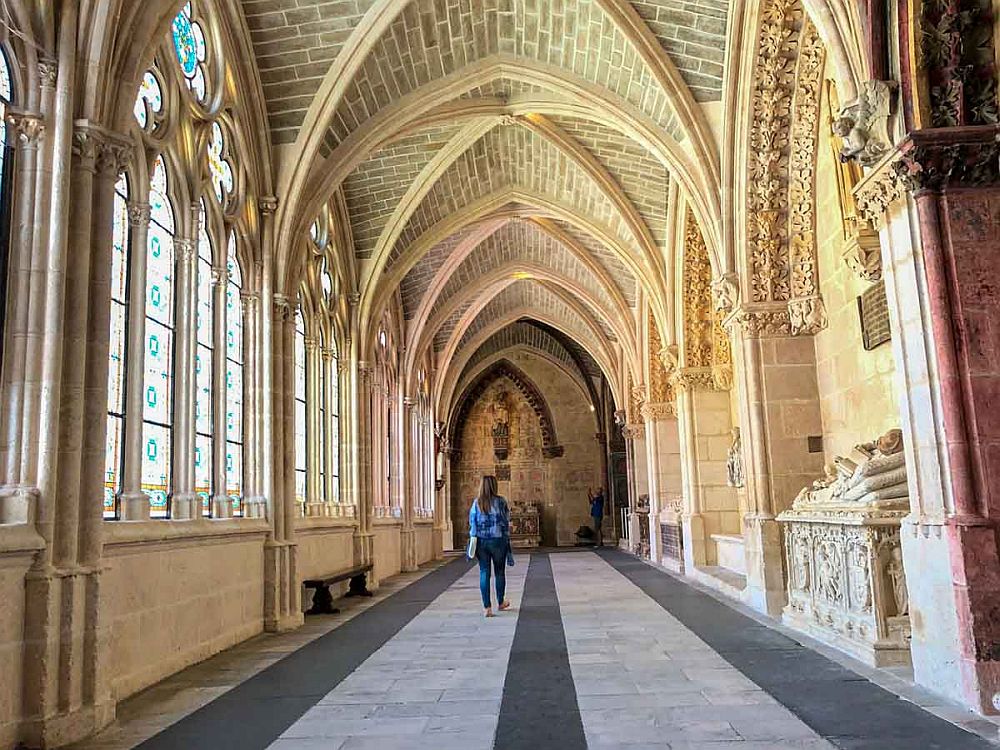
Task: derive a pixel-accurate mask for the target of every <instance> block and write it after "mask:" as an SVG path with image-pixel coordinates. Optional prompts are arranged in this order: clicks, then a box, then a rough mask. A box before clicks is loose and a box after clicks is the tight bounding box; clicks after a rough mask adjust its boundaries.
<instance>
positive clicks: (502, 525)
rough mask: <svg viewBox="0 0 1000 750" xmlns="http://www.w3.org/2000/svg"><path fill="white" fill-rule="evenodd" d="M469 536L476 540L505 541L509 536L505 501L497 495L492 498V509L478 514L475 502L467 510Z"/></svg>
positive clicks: (507, 509)
mask: <svg viewBox="0 0 1000 750" xmlns="http://www.w3.org/2000/svg"><path fill="white" fill-rule="evenodd" d="M469 536H474V537H476V538H478V539H505V538H507V537H509V536H510V508H509V507H508V505H507V500H506V499H505V498H503V497H500V496H499V495H498V496H497V497H495V498H493V508H492V510H491V511H490V512H489V513H480V512H479V503H478V502H477V501H475V500H473V502H472V507H471V508H470V509H469Z"/></svg>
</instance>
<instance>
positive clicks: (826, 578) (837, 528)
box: [778, 430, 910, 666]
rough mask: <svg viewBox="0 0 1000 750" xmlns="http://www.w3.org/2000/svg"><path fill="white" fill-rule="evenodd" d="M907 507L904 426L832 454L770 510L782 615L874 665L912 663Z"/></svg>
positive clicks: (827, 641) (790, 621) (791, 623)
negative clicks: (904, 532) (778, 550)
mask: <svg viewBox="0 0 1000 750" xmlns="http://www.w3.org/2000/svg"><path fill="white" fill-rule="evenodd" d="M908 512H909V496H908V491H907V483H906V459H905V456H904V453H903V441H902V433H901V432H900V431H899V430H890V431H889V432H887V433H886V434H884V435H882V436H881V437H880V438H878V439H877V440H874V441H872V442H870V443H864V444H862V445H858V446H855V448H854V449H853V450H852V451H851V453H850V455H848V456H837V457H836V458H835V459H834V461H833V463H832V464H831V465H830V466H828V467H827V475H826V476H825V477H823V478H821V479H817V480H816V481H815V482H813V483H812V485H811V486H809V487H806V488H804V489H803V490H802V491H801V492H800V493H799V495H798V497H796V498H795V502H794V503H793V505H792V508H791V509H790V510H787V511H785V512H784V513H782V514H781V515H779V516H778V520H779V521H780V522H781V523H782V525H783V526H784V530H785V555H786V566H787V570H788V605H787V606H786V607H785V610H784V613H783V620H784V622H785V623H787V624H789V625H791V626H793V627H796V628H799V629H801V630H803V631H805V632H807V633H808V634H809V635H811V636H813V637H815V638H817V639H819V640H822V641H824V642H826V643H829V644H830V645H832V646H835V647H837V648H841V649H843V650H845V651H847V652H849V653H850V654H852V655H853V656H856V657H857V658H860V659H861V660H863V661H865V662H866V663H868V664H871V665H873V666H890V665H905V664H909V663H910V647H909V635H910V623H909V604H908V601H909V599H908V596H907V593H906V576H905V573H904V571H903V562H902V552H901V549H900V542H899V525H900V521H901V520H902V518H903V516H905V515H906V514H907V513H908Z"/></svg>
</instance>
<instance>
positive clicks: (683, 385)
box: [672, 367, 715, 391]
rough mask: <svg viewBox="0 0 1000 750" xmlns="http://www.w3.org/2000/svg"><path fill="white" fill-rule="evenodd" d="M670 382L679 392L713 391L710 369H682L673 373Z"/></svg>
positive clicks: (713, 383)
mask: <svg viewBox="0 0 1000 750" xmlns="http://www.w3.org/2000/svg"><path fill="white" fill-rule="evenodd" d="M672 382H673V384H674V388H676V389H677V390H679V391H712V390H715V378H714V377H713V374H712V368H711V367H682V368H680V369H679V370H678V371H677V372H675V373H674V376H673V378H672Z"/></svg>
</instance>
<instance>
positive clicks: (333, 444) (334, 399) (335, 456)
mask: <svg viewBox="0 0 1000 750" xmlns="http://www.w3.org/2000/svg"><path fill="white" fill-rule="evenodd" d="M330 348H331V349H332V350H333V357H331V358H330V375H329V377H330V473H331V474H332V479H331V481H330V483H331V485H332V486H333V497H332V498H330V499H331V500H332V501H333V502H339V501H340V364H339V360H338V358H337V342H336V341H331V342H330Z"/></svg>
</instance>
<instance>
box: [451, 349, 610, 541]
mask: <svg viewBox="0 0 1000 750" xmlns="http://www.w3.org/2000/svg"><path fill="white" fill-rule="evenodd" d="M508 359H509V360H510V361H511V362H513V363H514V365H516V366H517V367H518V368H520V369H521V370H522V371H523V372H524V373H525V374H526V375H527V376H528V377H529V378H530V379H531V380H532V381H533V382H534V383H535V385H536V386H537V387H538V390H539V391H540V392H541V394H542V395H543V396H544V398H545V400H546V402H547V403H548V406H549V409H550V411H551V413H552V419H553V422H554V424H555V430H556V435H557V438H558V442H559V444H560V445H561V446H562V447H563V448H564V453H563V455H562V456H561V457H559V458H545V457H544V456H543V455H542V435H541V430H540V428H539V425H538V417H537V416H536V415H535V412H534V410H533V409H532V407H531V405H530V404H528V402H527V400H526V399H525V398H524V396H522V395H521V394H520V392H518V390H517V389H516V388H515V387H514V385H513V383H511V382H510V381H508V380H507V379H506V378H501V379H499V380H498V381H496V382H494V383H492V384H491V385H490V386H489V387H488V388H487V389H486V391H485V392H484V393H483V395H482V396H481V397H480V399H479V401H478V402H477V403H476V404H475V405H474V406H473V407H472V408H471V409H470V410H469V413H468V417H467V418H466V421H465V423H464V425H461V426H460V428H459V429H460V430H461V443H460V445H461V455H460V456H458V457H456V460H453V461H452V473H451V482H452V493H451V495H452V498H453V507H452V520H453V523H454V526H455V531H456V539H457V540H458V542H459V543H461V544H464V543H465V540H466V539H467V537H468V525H469V524H468V517H469V507H470V505H471V504H472V498H473V497H475V496H476V494H477V492H478V491H479V482H480V481H481V478H482V475H483V474H484V473H490V474H492V473H494V471H495V467H496V465H497V463H498V462H497V461H496V458H495V456H494V453H493V439H492V434H491V430H492V426H493V413H492V409H491V406H492V404H493V401H494V400H495V398H496V395H497V393H499V392H500V391H501V390H505V391H506V392H507V393H508V395H509V398H510V403H511V410H510V436H511V437H510V445H511V448H510V455H509V457H508V460H507V462H506V463H507V464H508V465H509V466H510V470H511V479H510V481H509V482H508V481H505V482H501V483H500V493H501V494H502V495H504V496H506V497H507V498H508V499H509V500H511V501H530V502H535V503H539V504H540V506H541V523H542V542H543V544H547V545H548V544H558V545H572V544H575V542H576V536H575V534H576V531H577V529H578V528H579V527H580V526H581V525H583V524H589V523H590V516H589V513H590V508H589V505H588V503H587V488H588V487H597V486H598V485H600V484H601V482H602V477H601V453H600V446H599V444H598V443H597V441H596V440H595V438H594V436H595V434H596V432H597V427H596V423H595V421H594V416H593V412H592V411H591V410H590V402H589V400H588V398H587V396H586V395H585V393H584V392H583V390H582V388H581V387H580V386H579V384H578V383H576V382H575V381H574V380H573V379H572V378H570V376H569V375H567V374H566V373H565V372H564V371H563V370H561V369H560V368H559V367H558V366H556V365H555V364H553V363H552V362H550V361H549V360H547V359H545V358H544V357H542V356H540V355H538V354H535V353H532V352H529V351H523V350H522V351H517V352H514V353H510V354H509V356H508Z"/></svg>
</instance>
